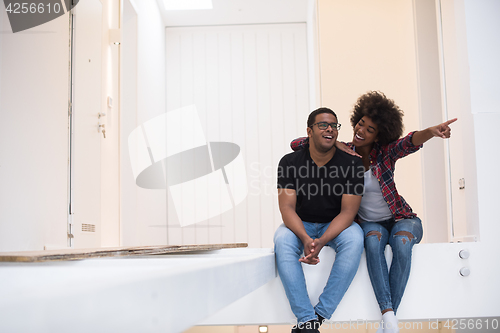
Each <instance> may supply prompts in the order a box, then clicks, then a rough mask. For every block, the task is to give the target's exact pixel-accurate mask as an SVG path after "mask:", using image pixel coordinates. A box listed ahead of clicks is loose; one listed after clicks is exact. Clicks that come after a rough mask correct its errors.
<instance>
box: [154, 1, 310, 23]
mask: <svg viewBox="0 0 500 333" xmlns="http://www.w3.org/2000/svg"><path fill="white" fill-rule="evenodd" d="M212 1H213V9H205V10H182V11H166V10H165V7H164V4H163V0H157V2H158V7H159V8H160V11H161V14H162V16H163V22H164V23H165V25H166V26H167V27H177V26H205V25H228V24H263V23H292V22H293V23H295V22H306V21H307V11H308V4H309V2H310V1H311V0H212Z"/></svg>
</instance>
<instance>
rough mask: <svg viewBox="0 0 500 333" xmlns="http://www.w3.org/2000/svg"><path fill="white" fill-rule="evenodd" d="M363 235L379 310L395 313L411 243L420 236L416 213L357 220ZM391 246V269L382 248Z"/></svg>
mask: <svg viewBox="0 0 500 333" xmlns="http://www.w3.org/2000/svg"><path fill="white" fill-rule="evenodd" d="M360 226H361V228H362V229H363V234H364V237H365V251H366V263H367V266H368V274H369V275H370V280H371V282H372V286H373V291H374V292H375V297H376V298H377V302H378V304H379V307H380V311H383V310H386V309H393V310H394V313H396V311H397V309H398V307H399V304H400V303H401V298H402V297H403V293H404V291H405V288H406V283H407V282H408V278H409V276H410V267H411V252H412V248H413V245H415V244H417V243H419V242H420V240H422V234H423V231H422V221H421V220H420V219H419V218H418V217H414V218H412V219H404V220H400V221H398V222H395V221H394V220H393V219H391V220H387V221H381V222H361V223H360ZM387 244H389V245H390V246H391V248H392V263H391V269H390V270H389V269H388V268H387V267H388V266H387V261H386V259H385V255H384V250H385V246H386V245H387Z"/></svg>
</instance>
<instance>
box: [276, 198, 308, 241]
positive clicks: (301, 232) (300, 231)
mask: <svg viewBox="0 0 500 333" xmlns="http://www.w3.org/2000/svg"><path fill="white" fill-rule="evenodd" d="M280 211H281V217H282V218H283V223H284V224H285V225H286V227H287V228H288V229H290V230H292V231H293V233H294V234H295V235H296V236H297V237H299V238H300V240H301V241H302V243H305V241H306V240H308V239H311V237H309V235H308V234H307V232H306V229H305V228H304V223H302V219H301V218H300V217H299V215H297V212H296V211H295V207H294V208H292V207H290V206H286V207H281V206H280Z"/></svg>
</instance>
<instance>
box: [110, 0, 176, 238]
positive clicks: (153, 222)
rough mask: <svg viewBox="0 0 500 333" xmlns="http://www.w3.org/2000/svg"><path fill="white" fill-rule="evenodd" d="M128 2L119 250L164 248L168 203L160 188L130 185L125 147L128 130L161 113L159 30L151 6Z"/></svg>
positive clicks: (162, 63)
mask: <svg viewBox="0 0 500 333" xmlns="http://www.w3.org/2000/svg"><path fill="white" fill-rule="evenodd" d="M130 3H131V4H130ZM130 3H129V4H127V8H128V12H129V13H130V12H131V11H133V12H135V13H137V17H136V18H134V16H135V13H132V14H131V15H132V18H131V17H128V19H131V20H132V22H131V23H130V24H129V25H127V26H126V29H125V30H124V31H123V33H124V34H125V33H127V36H125V41H130V42H131V43H132V44H133V43H137V44H136V47H135V46H133V45H130V44H129V45H128V46H126V47H127V50H128V51H127V52H128V53H126V54H123V55H124V56H125V58H127V57H129V58H127V61H128V63H127V67H124V69H123V70H124V72H123V75H124V77H122V84H124V83H125V81H124V79H128V80H127V82H126V84H125V86H126V87H127V89H128V90H122V93H123V94H124V93H127V92H129V93H130V94H131V95H127V96H124V97H125V99H126V100H127V101H129V102H130V103H126V102H124V103H123V104H122V105H123V107H124V109H123V112H122V114H121V122H122V126H123V127H122V131H121V152H122V157H123V158H122V162H121V164H122V177H121V212H120V222H121V229H120V231H121V245H124V246H135V245H146V244H155V245H158V244H166V243H167V230H166V228H165V220H166V216H167V206H169V205H171V204H172V203H171V202H167V196H166V191H165V190H164V189H155V190H151V189H145V188H141V187H138V186H137V185H136V179H135V177H134V175H133V173H132V170H131V168H130V165H131V164H134V163H136V161H130V155H129V153H130V152H129V143H128V138H129V135H130V134H131V133H132V131H133V130H134V129H136V128H137V127H138V126H142V125H143V124H144V123H145V122H146V121H148V120H151V119H153V118H155V117H157V116H160V115H163V114H164V113H165V96H164V94H165V43H164V41H165V28H164V27H165V26H164V24H163V21H162V18H161V16H160V13H159V11H158V6H157V3H156V1H154V0H148V1H130ZM134 20H136V22H137V23H135V21H134ZM124 28H125V27H124ZM134 31H135V33H134ZM131 80H132V81H131ZM133 80H136V82H134V81H133ZM134 94H135V96H134ZM134 103H136V104H135V105H134ZM125 104H126V105H125ZM136 153H139V154H142V153H144V152H136ZM146 154H147V152H146ZM126 157H129V158H128V160H127V158H126ZM172 205H173V204H172Z"/></svg>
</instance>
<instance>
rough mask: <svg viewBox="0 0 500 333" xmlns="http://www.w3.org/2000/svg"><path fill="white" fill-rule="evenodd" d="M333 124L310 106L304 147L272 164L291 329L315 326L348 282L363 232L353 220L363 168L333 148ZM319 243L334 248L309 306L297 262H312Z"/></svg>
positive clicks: (329, 114) (329, 115)
mask: <svg viewBox="0 0 500 333" xmlns="http://www.w3.org/2000/svg"><path fill="white" fill-rule="evenodd" d="M339 128H340V124H338V122H337V116H336V114H335V113H334V112H333V111H332V110H330V109H328V108H320V109H317V110H315V111H313V112H312V113H311V114H310V115H309V118H308V120H307V135H308V137H309V148H306V149H303V150H300V151H296V152H293V153H290V154H287V155H285V156H284V157H283V158H282V159H281V161H280V163H279V167H278V201H279V208H280V211H281V216H282V218H283V222H284V224H282V225H281V226H280V227H279V228H278V229H277V230H276V233H275V235H274V244H275V245H274V250H275V253H276V263H277V266H278V272H279V275H280V277H281V281H282V282H283V286H284V288H285V292H286V295H287V297H288V301H289V302H290V306H291V308H292V311H293V313H294V314H295V316H296V317H297V325H296V326H295V327H294V328H293V329H292V332H294V333H314V332H315V333H318V332H319V327H320V326H321V324H322V322H323V321H324V320H325V319H329V318H330V317H331V316H332V314H333V312H334V311H335V309H336V308H337V305H338V304H339V302H340V300H341V299H342V297H343V296H344V294H345V292H346V291H347V288H348V287H349V285H350V284H351V281H352V279H353V278H354V275H355V274H356V272H357V270H358V266H359V260H360V258H361V253H362V252H363V232H362V230H361V228H360V227H359V225H358V224H356V223H354V222H353V221H354V217H355V216H356V213H357V211H358V208H359V204H360V202H361V196H362V194H363V190H364V188H363V176H364V168H363V164H362V162H361V159H360V158H358V157H354V156H351V155H348V154H347V153H344V152H342V151H340V150H338V149H336V147H335V142H336V140H337V135H338V129H339ZM325 245H327V246H330V247H332V248H333V249H334V250H335V251H336V253H337V254H336V256H335V262H334V264H333V267H332V270H331V273H330V276H329V278H328V281H327V284H326V286H325V288H324V290H323V293H322V294H321V296H320V298H319V302H318V304H316V306H314V307H313V306H312V304H311V302H310V300H309V296H308V294H307V288H306V282H305V278H304V272H303V270H302V266H301V263H305V264H309V265H316V264H317V263H318V262H319V258H318V255H319V253H320V252H321V249H322V248H323V246H325ZM302 253H304V256H302Z"/></svg>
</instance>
